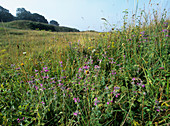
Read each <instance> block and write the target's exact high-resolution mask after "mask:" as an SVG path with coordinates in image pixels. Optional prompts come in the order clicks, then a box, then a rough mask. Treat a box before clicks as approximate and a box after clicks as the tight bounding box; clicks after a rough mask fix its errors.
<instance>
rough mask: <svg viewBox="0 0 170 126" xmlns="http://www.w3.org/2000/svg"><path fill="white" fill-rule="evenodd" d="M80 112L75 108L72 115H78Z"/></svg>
mask: <svg viewBox="0 0 170 126" xmlns="http://www.w3.org/2000/svg"><path fill="white" fill-rule="evenodd" d="M80 114H81V113H80V112H79V111H78V110H76V111H75V112H74V113H73V115H74V116H78V115H80Z"/></svg>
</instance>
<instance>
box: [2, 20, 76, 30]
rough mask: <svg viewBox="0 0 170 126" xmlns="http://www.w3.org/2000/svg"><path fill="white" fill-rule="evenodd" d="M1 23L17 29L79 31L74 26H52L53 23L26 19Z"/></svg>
mask: <svg viewBox="0 0 170 126" xmlns="http://www.w3.org/2000/svg"><path fill="white" fill-rule="evenodd" d="M1 25H2V24H1ZM3 25H4V26H5V27H7V28H17V29H30V30H45V31H55V32H79V30H77V29H75V28H68V27H61V26H54V25H49V24H45V23H40V22H33V21H27V20H17V21H12V22H7V23H4V24H3ZM3 25H2V26H3Z"/></svg>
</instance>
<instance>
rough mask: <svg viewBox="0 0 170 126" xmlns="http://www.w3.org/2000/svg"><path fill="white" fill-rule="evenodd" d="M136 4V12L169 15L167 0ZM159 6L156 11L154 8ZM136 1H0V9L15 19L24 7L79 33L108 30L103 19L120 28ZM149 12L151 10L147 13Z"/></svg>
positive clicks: (169, 4)
mask: <svg viewBox="0 0 170 126" xmlns="http://www.w3.org/2000/svg"><path fill="white" fill-rule="evenodd" d="M149 1H150V0H138V2H139V4H138V9H139V8H141V9H144V6H145V10H146V11H149V10H151V8H154V9H156V10H158V11H159V10H163V9H164V8H166V10H167V11H168V15H169V10H170V2H168V1H169V0H151V3H152V7H151V4H150V5H149ZM157 3H159V7H158V6H157V5H156V4H157ZM136 4H137V0H0V5H1V6H2V7H4V8H6V9H8V10H9V11H10V13H12V14H13V15H16V9H17V8H21V7H24V8H25V9H26V10H27V11H30V12H31V13H39V14H41V15H43V16H44V17H45V18H46V19H47V20H48V21H50V20H56V21H58V23H59V24H60V25H61V26H68V27H74V28H77V29H79V30H81V31H83V30H96V31H105V30H110V29H111V27H109V26H108V27H105V26H106V25H104V21H102V20H101V18H106V19H107V20H108V22H109V23H110V24H111V25H113V24H116V26H117V27H119V28H120V26H122V23H123V13H122V12H123V11H124V10H125V9H128V11H129V14H130V15H132V12H135V8H136V6H135V5H136ZM149 8H150V9H149Z"/></svg>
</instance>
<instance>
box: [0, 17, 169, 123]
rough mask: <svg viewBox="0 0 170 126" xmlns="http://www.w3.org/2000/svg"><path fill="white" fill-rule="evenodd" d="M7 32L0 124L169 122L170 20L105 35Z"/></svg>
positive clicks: (0, 100) (0, 101)
mask: <svg viewBox="0 0 170 126" xmlns="http://www.w3.org/2000/svg"><path fill="white" fill-rule="evenodd" d="M154 21H155V20H154ZM124 24H126V23H124ZM0 30H4V29H3V28H1V29H0ZM5 31H6V32H4V31H3V33H4V35H1V40H2V41H1V51H0V54H1V58H0V59H1V64H0V65H1V76H0V82H1V85H0V94H1V95H0V124H2V125H135V126H136V125H168V119H169V102H170V101H169V78H168V76H169V67H168V65H169V43H168V42H169V21H168V20H167V21H165V19H164V18H162V19H161V20H157V21H156V22H153V21H151V23H150V25H143V26H142V25H141V24H140V22H139V25H138V26H130V25H129V27H126V26H124V29H123V30H122V31H116V30H113V31H111V32H108V33H99V34H97V33H93V34H90V33H51V32H44V31H42V32H39V31H15V30H12V29H6V30H5ZM4 37H6V38H4Z"/></svg>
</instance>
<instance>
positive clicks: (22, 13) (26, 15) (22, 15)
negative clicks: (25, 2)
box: [16, 8, 48, 23]
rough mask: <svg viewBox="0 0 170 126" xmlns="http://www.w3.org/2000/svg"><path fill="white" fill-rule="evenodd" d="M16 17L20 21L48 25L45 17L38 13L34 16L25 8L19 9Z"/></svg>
mask: <svg viewBox="0 0 170 126" xmlns="http://www.w3.org/2000/svg"><path fill="white" fill-rule="evenodd" d="M16 16H17V19H18V20H30V21H35V22H42V23H48V21H47V20H46V19H45V17H44V16H42V15H40V14H37V13H33V14H32V13H31V12H29V11H27V10H25V8H17V11H16Z"/></svg>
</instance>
